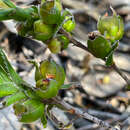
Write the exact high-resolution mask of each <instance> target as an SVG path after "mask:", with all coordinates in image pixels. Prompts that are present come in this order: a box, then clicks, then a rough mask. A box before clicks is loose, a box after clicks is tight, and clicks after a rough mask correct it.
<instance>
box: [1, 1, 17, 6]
mask: <svg viewBox="0 0 130 130" xmlns="http://www.w3.org/2000/svg"><path fill="white" fill-rule="evenodd" d="M2 1H3V2H4V3H5V4H6V5H7V6H8V7H10V8H16V5H15V4H14V3H13V2H11V1H10V0H2Z"/></svg>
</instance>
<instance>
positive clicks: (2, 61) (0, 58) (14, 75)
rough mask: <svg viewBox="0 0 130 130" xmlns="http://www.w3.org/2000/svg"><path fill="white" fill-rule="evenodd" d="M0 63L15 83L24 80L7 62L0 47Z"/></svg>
mask: <svg viewBox="0 0 130 130" xmlns="http://www.w3.org/2000/svg"><path fill="white" fill-rule="evenodd" d="M0 65H1V66H2V67H3V69H4V70H5V71H6V73H7V74H8V76H9V77H10V78H11V80H12V81H14V82H15V83H16V84H17V85H18V84H21V83H23V82H24V81H23V80H22V79H21V78H20V77H19V75H18V74H17V73H16V72H15V70H14V69H13V67H12V66H11V64H10V63H9V61H8V59H7V57H6V55H5V53H4V52H3V50H2V49H1V48H0Z"/></svg>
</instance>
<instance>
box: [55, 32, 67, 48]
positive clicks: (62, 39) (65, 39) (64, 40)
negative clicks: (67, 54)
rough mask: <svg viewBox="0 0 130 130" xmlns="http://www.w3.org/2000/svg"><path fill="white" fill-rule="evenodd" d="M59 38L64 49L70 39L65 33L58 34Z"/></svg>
mask: <svg viewBox="0 0 130 130" xmlns="http://www.w3.org/2000/svg"><path fill="white" fill-rule="evenodd" d="M57 39H58V40H59V41H60V42H61V49H62V50H64V49H66V48H67V47H68V45H69V39H68V38H67V37H65V36H64V35H61V36H58V37H57Z"/></svg>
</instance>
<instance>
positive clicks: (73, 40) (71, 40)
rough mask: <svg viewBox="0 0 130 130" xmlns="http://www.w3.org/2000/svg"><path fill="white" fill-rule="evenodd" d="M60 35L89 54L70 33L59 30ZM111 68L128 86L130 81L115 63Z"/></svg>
mask: <svg viewBox="0 0 130 130" xmlns="http://www.w3.org/2000/svg"><path fill="white" fill-rule="evenodd" d="M60 33H62V34H64V35H65V36H66V37H67V38H68V39H69V40H70V42H72V43H73V44H74V45H75V46H77V47H79V48H81V49H83V50H85V51H87V52H89V50H88V48H87V47H86V46H84V45H83V44H82V43H81V42H79V41H77V40H76V39H74V38H73V37H72V36H71V34H70V33H68V32H66V31H65V30H63V29H61V30H60ZM89 53H91V52H89ZM112 68H113V69H114V70H115V71H116V72H117V73H118V74H119V75H120V76H121V77H122V78H123V79H124V80H125V81H126V83H127V85H130V80H129V79H128V78H127V76H126V75H125V74H124V73H122V71H121V70H120V69H119V68H118V67H117V66H116V64H115V63H114V64H113V65H112Z"/></svg>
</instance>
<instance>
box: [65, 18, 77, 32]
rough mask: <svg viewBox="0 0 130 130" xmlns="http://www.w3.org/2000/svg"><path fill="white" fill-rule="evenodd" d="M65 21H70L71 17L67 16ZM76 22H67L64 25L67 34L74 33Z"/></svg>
mask: <svg viewBox="0 0 130 130" xmlns="http://www.w3.org/2000/svg"><path fill="white" fill-rule="evenodd" d="M65 19H66V20H67V19H69V16H66V17H65ZM75 25H76V24H75V21H74V20H71V19H70V20H67V21H66V22H65V23H64V24H63V28H64V29H65V30H66V31H67V32H72V31H73V30H74V29H75Z"/></svg>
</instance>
